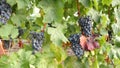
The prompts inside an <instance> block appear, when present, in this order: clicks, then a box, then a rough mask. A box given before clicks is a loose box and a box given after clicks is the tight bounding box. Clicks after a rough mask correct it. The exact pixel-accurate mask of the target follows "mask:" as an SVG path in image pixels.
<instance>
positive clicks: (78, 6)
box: [76, 0, 80, 17]
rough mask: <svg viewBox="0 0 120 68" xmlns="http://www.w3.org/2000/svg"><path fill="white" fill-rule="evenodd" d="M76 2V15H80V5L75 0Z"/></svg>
mask: <svg viewBox="0 0 120 68" xmlns="http://www.w3.org/2000/svg"><path fill="white" fill-rule="evenodd" d="M76 3H77V10H78V17H80V5H79V1H78V0H76Z"/></svg>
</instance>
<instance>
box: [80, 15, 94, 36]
mask: <svg viewBox="0 0 120 68" xmlns="http://www.w3.org/2000/svg"><path fill="white" fill-rule="evenodd" d="M78 23H79V25H80V27H81V31H82V34H83V35H85V36H87V37H89V36H91V31H92V19H91V18H90V16H86V17H81V18H80V19H79V21H78Z"/></svg>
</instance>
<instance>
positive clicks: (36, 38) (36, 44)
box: [31, 32, 44, 54]
mask: <svg viewBox="0 0 120 68" xmlns="http://www.w3.org/2000/svg"><path fill="white" fill-rule="evenodd" d="M31 34H32V48H33V54H34V52H35V51H39V50H40V49H41V48H42V43H43V40H44V32H40V33H37V32H31Z"/></svg>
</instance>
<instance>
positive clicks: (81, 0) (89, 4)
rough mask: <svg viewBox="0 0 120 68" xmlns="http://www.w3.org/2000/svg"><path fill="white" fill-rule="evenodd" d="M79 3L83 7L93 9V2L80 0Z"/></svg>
mask: <svg viewBox="0 0 120 68" xmlns="http://www.w3.org/2000/svg"><path fill="white" fill-rule="evenodd" d="M79 2H81V3H82V5H84V6H85V7H91V6H92V4H91V0H79Z"/></svg>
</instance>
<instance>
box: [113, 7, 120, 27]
mask: <svg viewBox="0 0 120 68" xmlns="http://www.w3.org/2000/svg"><path fill="white" fill-rule="evenodd" d="M114 12H115V18H116V20H117V24H119V25H120V7H118V8H114Z"/></svg>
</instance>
